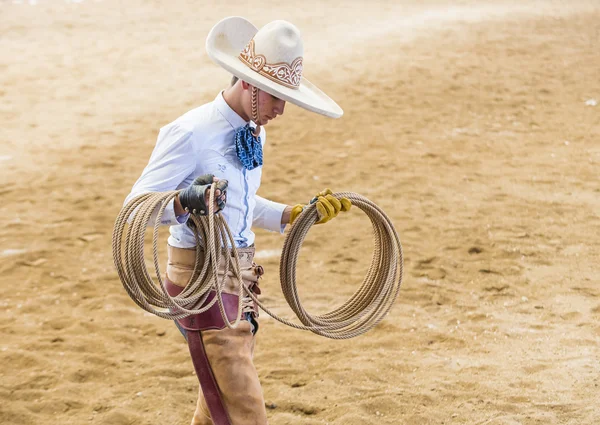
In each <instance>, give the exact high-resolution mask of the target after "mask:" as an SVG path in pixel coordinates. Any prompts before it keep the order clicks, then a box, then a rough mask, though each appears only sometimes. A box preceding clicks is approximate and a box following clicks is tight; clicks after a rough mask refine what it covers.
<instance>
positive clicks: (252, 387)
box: [167, 246, 267, 425]
mask: <svg viewBox="0 0 600 425" xmlns="http://www.w3.org/2000/svg"><path fill="white" fill-rule="evenodd" d="M238 253H239V256H240V265H241V268H242V276H243V280H244V284H245V285H247V286H250V287H252V286H254V285H256V284H257V281H258V277H259V276H260V274H262V268H260V266H256V265H255V264H254V263H253V262H252V260H253V257H254V249H253V248H247V249H239V250H238ZM168 256H169V259H168V264H167V280H168V281H169V282H171V283H173V284H174V285H176V286H179V287H184V286H185V285H186V284H187V283H188V281H189V279H190V278H191V275H192V272H193V269H194V263H195V261H196V251H195V249H182V248H175V247H172V246H168ZM221 266H223V265H221ZM223 268H224V267H219V275H220V277H222V276H223V274H224V270H223ZM236 283H237V279H234V278H233V277H232V276H228V277H227V280H226V283H225V288H224V292H226V293H229V294H233V295H236V296H237V294H238V290H237V288H236ZM254 308H255V307H254V306H253V303H252V300H251V299H245V300H244V308H243V310H242V311H243V316H242V319H244V318H245V319H246V320H242V321H241V322H240V323H239V325H238V327H237V328H236V329H229V328H227V327H224V328H222V329H208V330H202V331H200V335H201V339H202V342H203V344H204V349H205V351H206V356H207V358H208V360H209V362H210V365H211V369H212V371H213V374H214V376H215V380H216V382H217V385H218V387H219V392H220V394H221V398H222V400H223V404H224V405H225V408H226V410H227V413H228V416H229V419H230V422H231V424H232V425H266V424H267V415H266V410H265V402H264V398H263V394H262V389H261V386H260V382H259V380H258V374H257V372H256V369H255V368H254V364H253V362H252V356H253V352H254V344H255V338H256V337H255V334H256V331H257V330H258V323H257V322H256V320H255V314H254V313H253V312H252V310H253V309H254ZM178 327H179V329H180V330H181V331H182V334H184V337H185V336H186V331H185V330H184V329H182V328H181V327H180V326H178ZM211 424H213V422H212V420H211V418H210V413H209V410H208V407H207V405H206V401H205V398H204V396H203V393H202V388H200V390H199V394H198V403H197V405H196V411H195V413H194V417H193V419H192V425H211Z"/></svg>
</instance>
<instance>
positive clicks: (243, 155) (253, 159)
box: [234, 124, 263, 170]
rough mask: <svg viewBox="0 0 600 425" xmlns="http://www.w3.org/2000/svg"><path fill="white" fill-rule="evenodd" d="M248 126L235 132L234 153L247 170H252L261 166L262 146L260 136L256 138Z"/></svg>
mask: <svg viewBox="0 0 600 425" xmlns="http://www.w3.org/2000/svg"><path fill="white" fill-rule="evenodd" d="M253 131H254V129H253V128H252V127H250V124H246V125H245V126H244V127H240V128H238V129H237V130H236V131H235V138H234V140H235V151H236V152H237V157H238V159H239V160H240V162H241V163H242V165H243V166H244V168H245V169H247V170H253V169H255V168H256V167H260V166H261V165H263V154H262V144H261V143H260V136H258V137H256V136H255V135H254V134H252V132H253Z"/></svg>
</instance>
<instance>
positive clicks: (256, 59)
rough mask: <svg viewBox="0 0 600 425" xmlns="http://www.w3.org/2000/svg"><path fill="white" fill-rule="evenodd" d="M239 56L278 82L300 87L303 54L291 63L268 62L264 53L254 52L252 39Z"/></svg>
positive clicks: (262, 73) (252, 67)
mask: <svg viewBox="0 0 600 425" xmlns="http://www.w3.org/2000/svg"><path fill="white" fill-rule="evenodd" d="M239 58H240V60H241V61H242V62H244V63H245V64H246V65H248V66H249V67H250V69H252V70H254V71H256V72H258V73H259V74H260V75H262V76H264V77H267V78H269V79H271V80H273V81H275V82H276V83H279V84H281V85H284V86H286V87H289V88H291V89H297V88H298V87H300V80H301V79H302V56H300V57H298V58H296V59H294V61H293V62H292V64H291V65H289V64H287V63H285V62H281V63H272V64H271V63H267V58H265V57H264V56H263V55H257V54H255V53H254V39H252V40H250V42H249V43H248V44H247V45H246V47H244V50H242V52H241V53H240V56H239Z"/></svg>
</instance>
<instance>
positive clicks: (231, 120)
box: [124, 93, 286, 248]
mask: <svg viewBox="0 0 600 425" xmlns="http://www.w3.org/2000/svg"><path fill="white" fill-rule="evenodd" d="M246 124H247V122H246V121H244V119H243V118H242V117H240V116H239V115H238V114H237V113H236V112H235V111H234V110H233V109H231V108H230V107H229V105H228V104H227V102H225V99H224V98H223V94H222V93H219V94H218V95H217V97H216V98H215V100H214V101H212V102H210V103H207V104H205V105H202V106H200V107H198V108H196V109H193V110H191V111H189V112H187V113H186V114H184V115H182V116H181V117H179V118H177V119H176V120H175V121H173V122H172V123H170V124H167V125H166V126H164V127H163V128H161V129H160V133H159V134H158V139H157V141H156V146H155V147H154V151H153V152H152V155H151V156H150V161H149V162H148V165H147V166H146V168H145V169H144V171H143V173H142V175H141V176H140V178H139V179H138V181H137V182H135V184H134V185H133V188H132V189H131V193H130V194H129V195H128V196H127V198H126V199H125V202H124V205H125V204H126V203H127V202H129V201H130V200H131V199H132V198H134V197H135V196H137V195H140V194H142V193H147V192H166V191H171V190H177V189H183V188H186V187H188V186H189V185H190V184H192V182H193V181H194V179H195V178H196V177H198V176H200V175H202V174H214V175H215V176H216V177H218V178H220V179H226V180H227V181H228V182H229V186H228V188H227V203H226V205H225V208H224V209H223V211H222V212H221V214H222V215H223V217H224V218H225V220H226V221H227V224H228V225H229V228H230V229H231V233H232V234H233V237H234V240H235V243H236V246H237V247H240V248H243V247H248V246H250V245H252V244H253V243H254V232H252V229H251V226H257V227H261V228H263V229H267V230H271V231H277V232H283V230H284V228H285V226H282V225H281V216H282V214H283V210H284V209H285V207H286V205H285V204H279V203H277V202H273V201H269V200H267V199H264V198H261V197H260V196H258V195H257V194H256V191H257V190H258V187H259V186H260V179H261V175H262V167H257V168H255V169H253V170H251V171H249V170H246V169H245V168H244V167H243V166H242V164H241V163H240V161H239V159H238V158H237V154H236V150H235V143H234V135H235V130H237V129H238V128H240V127H243V126H245V125H246ZM260 137H261V141H262V145H263V146H264V145H265V140H266V132H265V129H264V127H262V128H261V133H260ZM155 214H156V212H155ZM154 218H155V215H154V216H153V217H152V220H151V223H150V224H149V225H151V226H153V225H154ZM187 218H188V215H187V214H186V215H184V216H176V215H175V210H174V205H173V201H171V202H170V204H169V205H168V206H167V208H166V209H165V211H164V214H163V217H162V220H161V223H162V224H164V225H171V227H170V229H169V230H170V233H171V235H170V237H169V244H170V245H172V246H175V247H177V248H193V247H195V246H196V240H195V237H194V234H193V233H192V231H191V230H190V229H189V227H188V226H187V225H186V224H185V222H186V221H187Z"/></svg>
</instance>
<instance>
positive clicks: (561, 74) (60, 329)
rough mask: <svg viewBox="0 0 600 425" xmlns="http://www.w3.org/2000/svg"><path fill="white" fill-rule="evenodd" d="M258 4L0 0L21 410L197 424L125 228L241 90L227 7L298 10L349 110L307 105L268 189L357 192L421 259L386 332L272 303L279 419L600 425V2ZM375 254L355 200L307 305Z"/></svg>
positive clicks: (322, 246) (4, 229)
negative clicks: (188, 138) (118, 246)
mask: <svg viewBox="0 0 600 425" xmlns="http://www.w3.org/2000/svg"><path fill="white" fill-rule="evenodd" d="M249 4H250V3H248V2H246V1H239V0H235V1H227V2H218V1H215V0H206V1H203V2H185V1H182V0H177V1H170V2H166V1H162V2H161V1H140V0H133V1H126V2H125V1H116V0H110V1H109V0H106V1H91V0H90V1H80V2H65V1H58V0H56V1H54V0H47V1H44V0H39V1H29V2H28V1H22V2H17V1H0V30H1V31H0V178H1V179H2V180H1V181H2V185H1V186H0V200H1V202H0V216H1V217H2V226H1V227H0V273H1V276H2V279H3V284H2V285H1V287H0V307H1V308H0V423H1V424H3V425H9V424H10V425H20V424H23V425H31V424H42V423H43V424H87V423H91V424H106V425H127V424H131V425H133V424H144V425H146V424H182V425H184V424H188V423H189V421H190V419H191V415H192V413H193V410H194V407H195V402H196V394H197V378H196V376H195V375H194V372H193V368H192V365H191V361H190V359H189V355H188V352H187V347H186V345H185V343H184V341H183V339H182V337H181V335H180V334H179V333H178V331H177V330H176V328H175V327H174V326H173V325H172V323H170V322H168V321H165V320H163V319H159V318H157V317H154V316H151V315H149V314H147V313H145V312H143V311H142V310H141V309H139V308H138V307H136V306H135V305H134V304H133V302H132V301H131V300H130V299H129V298H128V296H127V295H126V293H125V291H124V290H123V288H122V286H121V283H120V282H119V280H118V277H117V275H116V272H115V270H114V266H113V262H112V254H111V234H112V227H113V223H114V219H115V217H116V215H117V213H118V211H119V209H120V208H121V205H122V202H123V200H124V198H125V196H126V195H127V194H128V193H129V190H130V188H131V186H132V185H133V183H134V182H135V180H136V179H137V177H138V176H139V174H140V173H141V171H142V169H143V168H144V166H145V164H146V163H147V161H148V158H149V155H150V152H151V151H152V148H153V146H154V143H155V141H156V135H157V133H158V129H159V128H160V127H161V126H162V125H164V124H166V123H168V122H170V121H171V120H173V119H175V118H176V117H178V116H179V115H180V114H182V113H184V112H186V111H187V110H189V109H191V108H193V107H195V106H197V105H200V104H202V103H205V102H207V101H210V100H212V99H213V98H214V96H215V95H216V93H217V92H218V91H219V90H220V89H221V88H223V87H225V86H226V85H227V83H228V81H229V76H228V75H227V73H226V72H224V71H222V70H220V68H218V67H217V66H216V65H214V64H212V62H210V60H209V59H208V57H207V55H206V53H205V51H204V40H205V38H206V35H207V33H208V30H209V29H210V27H211V26H212V25H213V24H214V23H215V22H216V21H218V20H219V19H221V18H222V17H224V16H228V15H243V16H246V17H248V18H249V19H251V20H252V21H253V22H254V23H255V24H256V25H258V26H261V25H264V24H265V23H267V22H269V21H271V20H273V19H287V20H290V21H292V22H294V23H295V24H296V25H297V26H298V27H299V28H300V29H301V31H302V32H303V34H304V37H305V45H306V46H305V50H306V55H305V75H306V76H307V77H308V78H309V79H310V80H311V81H313V82H315V83H316V84H318V85H319V86H320V87H322V88H323V89H324V90H325V91H326V92H327V93H328V94H330V95H331V96H332V97H333V98H334V99H336V100H337V101H338V102H339V104H340V105H341V106H342V107H343V108H344V110H345V115H344V117H343V118H342V119H339V120H330V119H327V118H323V117H319V116H317V115H312V114H310V113H307V112H305V111H303V110H301V109H299V108H297V107H294V106H292V105H288V107H287V109H286V114H285V115H284V116H283V117H281V118H279V119H277V120H276V121H275V122H273V123H272V124H270V125H269V127H268V131H269V140H268V146H267V148H266V151H265V157H266V160H265V167H264V173H263V184H262V187H261V190H260V192H259V193H260V194H261V195H262V196H265V197H268V198H271V199H273V200H276V201H280V202H287V203H292V204H295V203H298V202H302V201H305V200H308V199H309V198H310V197H312V195H313V194H314V193H315V192H316V191H318V190H321V189H322V188H324V187H331V188H332V189H333V190H335V191H341V190H350V191H354V192H358V193H361V194H363V195H365V196H367V197H369V198H370V199H372V200H373V201H375V202H376V203H377V204H379V205H380V206H381V207H382V208H383V209H384V210H385V211H386V212H387V213H388V214H389V216H390V217H391V218H392V219H393V221H394V223H395V225H396V228H397V230H398V232H399V233H400V236H401V239H402V242H403V247H404V251H405V279H404V282H403V286H402V290H401V293H400V297H399V299H398V301H397V303H396V305H395V307H394V309H393V310H392V312H391V313H390V315H389V316H388V317H387V318H386V320H385V321H384V322H383V323H382V324H381V325H380V326H378V327H377V328H376V329H374V330H372V331H371V332H369V333H367V334H366V335H363V336H361V337H359V338H356V339H353V340H350V341H330V340H327V339H325V338H321V337H318V336H316V335H313V334H310V333H307V332H301V331H297V330H292V329H290V328H286V327H284V326H283V325H280V324H279V323H276V322H275V321H274V320H272V319H269V317H267V316H266V314H263V315H261V319H262V321H261V331H260V333H259V341H258V348H257V355H256V365H257V368H258V371H259V374H260V378H261V381H262V383H263V386H264V394H265V398H266V400H267V404H268V407H269V408H268V415H269V420H270V423H271V424H274V425H284V424H335V425H363V424H407V425H412V424H417V425H418V424H473V425H475V424H478V425H484V424H486V425H500V424H506V425H516V424H545V425H546V424H552V425H554V424H573V425H576V424H577V425H579V424H586V425H594V424H598V423H600V407H599V406H600V366H599V364H600V363H599V360H600V324H599V323H600V322H599V321H600V286H599V285H600V281H599V278H598V259H599V258H600V243H599V239H598V235H599V234H600V213H599V212H600V184H599V181H598V172H599V167H600V3H598V2H597V1H596V0H588V1H577V0H573V1H570V2H558V1H556V2H555V1H551V0H548V1H519V2H518V1H502V0H496V1H494V0H491V1H454V2H450V1H448V0H444V1H430V0H429V1H425V2H423V1H420V2H417V1H415V0H410V1H392V0H370V1H366V0H355V1H354V0H353V1H345V2H341V1H336V2H333V1H331V2H324V1H319V0H305V1H303V2H295V3H288V2H280V3H273V2H265V1H262V0H258V1H254V2H252V3H251V4H252V5H253V6H254V7H252V8H251V9H250V8H249V7H248V5H249ZM257 235H258V236H257V246H258V250H259V253H258V261H259V262H260V263H262V264H263V266H265V268H266V269H267V275H266V276H265V279H264V281H263V283H262V288H263V294H264V297H263V299H264V300H265V302H266V303H267V304H268V305H270V306H272V307H273V308H274V310H275V311H276V312H277V313H279V314H282V315H286V316H288V317H290V315H291V311H290V310H289V308H288V307H287V305H286V303H285V300H284V299H283V296H282V294H281V291H280V288H279V280H278V267H279V254H278V252H279V251H278V250H280V249H281V246H282V245H283V240H284V238H283V236H281V235H277V234H272V233H268V232H265V231H258V232H257ZM163 240H164V241H165V243H166V239H165V238H164V234H163ZM162 245H164V244H161V246H162ZM371 250H372V242H371V233H370V228H369V223H368V220H367V219H366V216H364V215H362V214H361V213H360V212H359V211H356V210H355V211H352V212H350V213H349V214H348V215H347V216H343V217H342V218H339V219H336V220H335V221H334V222H332V223H330V224H327V225H326V226H318V227H316V228H314V231H311V234H310V236H309V239H308V240H307V241H306V243H305V245H304V249H303V251H302V254H301V263H300V267H299V284H300V291H301V295H302V297H303V301H304V303H305V304H306V306H307V308H308V309H309V310H310V311H312V312H324V311H328V310H330V309H332V308H333V306H336V305H338V304H340V303H341V302H343V301H344V300H345V299H346V298H347V297H348V296H349V295H350V294H351V293H352V292H353V291H354V289H355V288H357V287H358V285H359V284H360V282H361V279H362V277H363V276H364V273H365V271H366V267H367V266H368V264H369V260H370V255H371ZM161 253H162V254H163V257H162V258H165V257H164V250H162V251H161Z"/></svg>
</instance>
